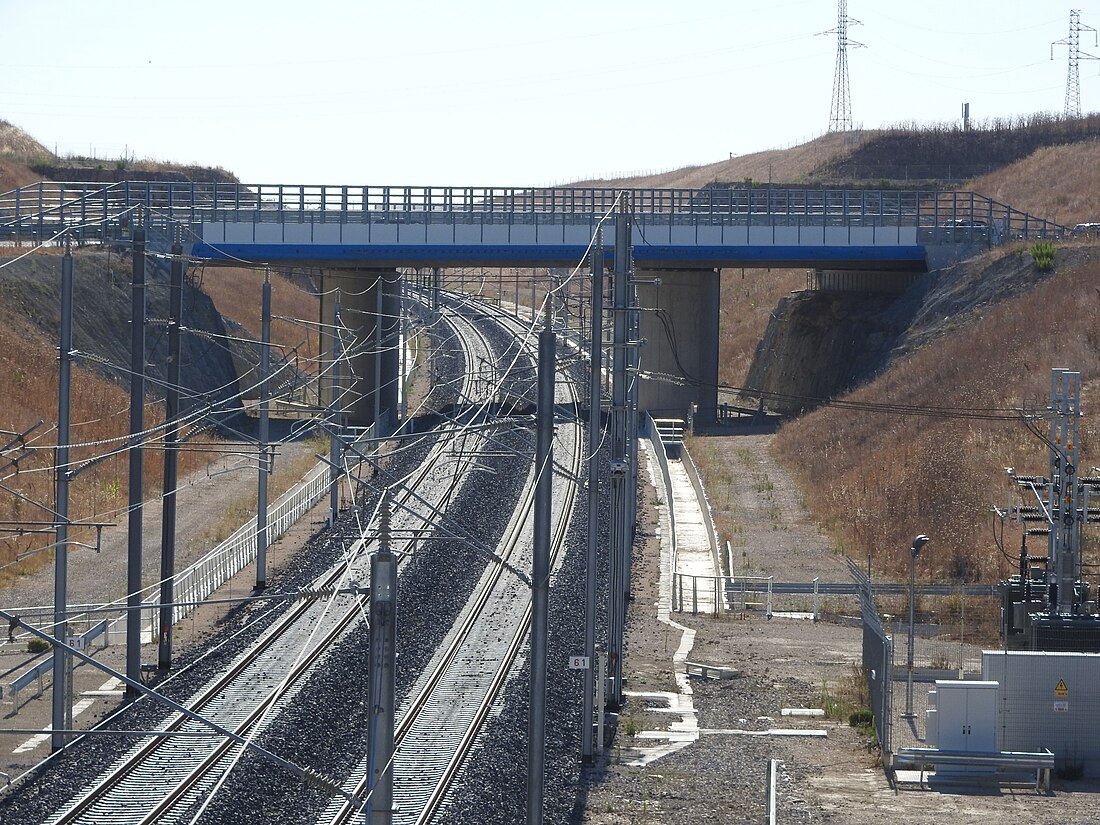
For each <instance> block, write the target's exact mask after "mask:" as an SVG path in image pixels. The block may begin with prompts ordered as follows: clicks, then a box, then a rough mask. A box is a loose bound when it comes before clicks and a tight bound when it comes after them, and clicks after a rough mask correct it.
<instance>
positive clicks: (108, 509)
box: [0, 306, 210, 580]
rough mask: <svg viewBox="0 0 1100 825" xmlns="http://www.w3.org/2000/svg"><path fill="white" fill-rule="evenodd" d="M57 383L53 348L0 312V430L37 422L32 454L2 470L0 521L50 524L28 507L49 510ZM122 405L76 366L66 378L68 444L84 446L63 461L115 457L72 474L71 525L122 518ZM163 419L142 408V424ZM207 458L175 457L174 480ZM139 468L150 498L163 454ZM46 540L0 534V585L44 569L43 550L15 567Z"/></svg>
mask: <svg viewBox="0 0 1100 825" xmlns="http://www.w3.org/2000/svg"><path fill="white" fill-rule="evenodd" d="M57 382H58V378H57V357H56V345H55V344H54V342H52V341H50V340H48V339H47V337H46V336H45V335H43V333H42V332H41V331H40V330H39V329H38V328H37V327H35V326H33V325H32V324H30V323H29V322H28V321H27V320H26V319H25V318H24V317H22V316H20V315H18V314H16V313H15V312H13V311H12V309H11V308H10V306H3V307H0V409H3V410H4V416H3V418H2V420H0V427H2V428H3V429H6V430H9V431H13V432H23V431H25V430H26V429H28V428H29V427H30V426H32V425H33V424H34V423H35V422H37V421H39V420H42V421H44V422H45V424H43V425H42V426H41V427H39V428H38V429H37V430H36V431H35V432H34V433H33V434H32V435H31V438H30V444H31V446H32V448H33V452H32V454H31V455H29V456H27V457H26V458H24V459H21V460H20V462H19V465H18V472H16V470H15V469H14V468H9V469H8V470H6V471H4V473H3V476H4V480H3V482H2V483H3V484H4V486H5V487H6V488H7V490H6V491H5V493H4V494H3V495H0V519H3V520H10V521H47V522H48V521H51V520H52V513H51V511H49V510H47V509H43V508H42V507H38V506H35V505H34V504H32V503H31V502H38V503H39V504H41V505H45V507H50V508H52V506H53V505H54V475H53V472H52V471H51V470H50V469H49V468H50V467H51V466H52V465H53V463H54V450H53V449H52V445H54V444H56V441H57ZM129 404H130V402H129V394H128V392H127V391H126V390H125V389H124V388H123V387H121V386H119V385H117V384H114V383H112V382H110V381H107V380H106V379H104V378H103V377H102V376H101V375H99V374H98V373H96V372H93V371H91V370H88V369H85V368H84V367H82V366H81V365H80V364H79V362H78V363H77V365H76V367H75V368H74V370H73V379H72V412H71V421H72V428H71V441H72V443H74V444H89V445H90V446H85V447H74V448H73V450H72V452H71V459H72V460H73V461H74V462H77V463H79V462H83V461H87V460H88V459H90V458H92V457H93V456H95V455H101V454H103V453H106V452H110V451H112V450H121V452H119V453H118V454H117V455H115V456H113V457H112V458H109V459H107V460H105V461H102V462H100V463H98V464H96V465H94V466H92V467H91V468H89V469H87V470H85V471H83V472H80V474H79V475H78V476H77V477H76V478H75V479H74V480H73V482H72V484H71V485H70V502H71V503H70V510H69V515H70V518H72V519H74V520H91V521H107V522H119V521H121V520H124V519H125V508H126V505H127V498H128V487H127V470H128V457H127V454H126V452H125V451H124V450H123V447H124V445H125V440H124V438H125V435H126V434H127V433H128V432H129ZM163 415H164V410H163V406H162V405H161V404H160V403H156V402H151V403H149V404H147V405H146V410H145V418H146V426H147V427H154V426H156V425H157V424H159V423H160V422H162V421H163ZM7 440H8V439H7V438H5V441H7ZM103 442H106V443H103ZM209 457H210V456H209V454H207V453H199V452H189V451H184V452H181V453H180V461H179V465H180V474H181V476H182V475H183V474H185V473H188V472H192V471H194V470H195V469H198V468H199V467H201V466H203V465H204V464H205V463H206V461H207V460H208V459H209ZM144 464H145V495H146V496H149V495H155V494H156V493H157V492H158V491H159V490H160V485H161V477H162V473H163V454H162V453H161V452H159V451H157V450H155V449H150V450H146V451H145V459H144ZM9 491H15V492H16V493H18V495H15V494H12V493H11V492H9ZM20 496H22V497H23V498H20ZM71 537H72V538H73V540H75V541H78V542H83V543H85V544H94V543H95V531H94V530H92V529H77V530H74V531H73V532H72V534H71ZM52 541H53V536H52V533H44V534H39V535H24V536H15V535H11V534H2V535H0V580H4V579H9V578H11V577H13V576H18V575H22V574H26V573H30V572H32V571H33V570H36V569H37V568H39V567H41V566H42V565H44V564H46V563H48V562H49V561H50V560H51V559H52V557H53V554H52V553H51V552H40V553H35V554H34V555H30V556H28V557H27V558H25V559H24V560H22V561H16V557H17V555H18V554H21V553H27V552H29V551H32V550H35V549H37V548H40V547H43V546H45V545H47V544H49V543H50V542H52Z"/></svg>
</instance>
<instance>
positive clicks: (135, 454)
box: [126, 216, 145, 697]
mask: <svg viewBox="0 0 1100 825" xmlns="http://www.w3.org/2000/svg"><path fill="white" fill-rule="evenodd" d="M134 223H135V224H139V223H140V217H139V216H135V218H134ZM144 429H145V227H144V226H140V225H135V226H134V252H133V273H132V279H131V301H130V444H129V453H130V475H129V518H128V520H127V553H126V608H127V613H126V676H127V678H129V679H131V680H132V681H135V682H136V681H140V679H141V549H142V548H141V544H142V519H141V516H142V512H141V498H142V496H141V494H142V489H141V488H142V478H143V474H144V473H143V470H144V468H143V458H144V454H143V451H142V447H141V440H142V436H141V433H142V431H143V430H144ZM126 695H127V696H131V697H132V696H138V695H139V691H137V690H135V689H134V687H133V685H130V684H127V686H126Z"/></svg>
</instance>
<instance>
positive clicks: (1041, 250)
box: [1031, 241, 1054, 272]
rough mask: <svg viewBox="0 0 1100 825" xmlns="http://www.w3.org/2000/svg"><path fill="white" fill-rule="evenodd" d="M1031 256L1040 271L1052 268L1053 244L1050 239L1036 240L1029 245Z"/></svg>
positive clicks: (1048, 270)
mask: <svg viewBox="0 0 1100 825" xmlns="http://www.w3.org/2000/svg"><path fill="white" fill-rule="evenodd" d="M1031 257H1032V258H1034V259H1035V266H1036V267H1038V269H1039V271H1040V272H1050V270H1052V269H1054V244H1052V243H1051V242H1050V241H1036V242H1035V243H1033V244H1032V245H1031Z"/></svg>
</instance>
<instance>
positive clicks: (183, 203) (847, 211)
mask: <svg viewBox="0 0 1100 825" xmlns="http://www.w3.org/2000/svg"><path fill="white" fill-rule="evenodd" d="M621 191H625V192H626V193H627V194H628V195H629V199H630V208H631V211H632V212H633V214H634V219H635V224H636V225H637V226H639V227H640V228H642V229H643V231H644V227H646V226H649V225H682V224H687V225H692V224H694V225H715V226H716V225H731V226H734V225H737V226H740V225H749V226H754V225H760V226H912V227H917V228H918V229H920V230H922V231H924V232H926V235H925V241H929V240H930V241H935V242H942V243H961V242H972V241H974V240H975V239H977V240H979V241H983V242H986V243H991V244H996V243H1001V242H1004V241H1007V240H1012V239H1018V238H1023V239H1030V238H1038V237H1061V236H1062V235H1063V234H1064V233H1065V227H1063V226H1061V225H1060V224H1057V223H1054V222H1052V221H1047V220H1044V219H1041V218H1036V217H1034V216H1032V215H1028V214H1027V213H1024V212H1021V211H1019V210H1017V209H1013V208H1012V207H1010V206H1007V205H1005V204H1002V203H999V202H997V201H994V200H992V199H990V198H987V197H984V196H982V195H978V194H977V193H974V192H953V191H948V192H942V191H896V190H867V189H859V190H830V189H772V188H764V189H747V188H729V189H718V188H708V189H627V190H618V189H614V188H592V187H584V188H553V189H550V188H508V187H430V186H404V187H401V186H288V185H285V184H258V185H244V184H237V183H194V182H160V181H124V182H120V183H114V184H109V185H106V186H105V185H103V184H100V183H87V182H52V181H42V182H39V183H35V184H31V185H29V186H24V187H21V188H19V189H13V190H11V191H10V192H6V193H3V194H0V233H2V234H3V235H5V236H7V237H16V236H20V237H25V238H27V239H33V238H39V239H41V238H42V237H43V236H46V233H47V232H48V231H50V230H56V229H57V228H59V227H66V226H68V227H73V226H83V227H86V229H85V233H86V236H87V237H90V238H91V237H96V236H97V235H103V234H104V233H102V232H100V231H99V230H97V229H96V228H95V227H106V226H113V227H115V228H116V229H118V228H122V229H125V227H126V226H127V223H128V219H129V218H130V216H131V213H133V212H134V210H135V208H136V207H138V206H140V207H142V217H141V220H142V221H143V222H144V223H145V224H146V225H155V226H163V225H168V224H170V223H185V224H192V225H193V224H198V223H203V222H223V221H224V222H231V223H232V222H252V223H268V222H274V223H416V224H424V223H456V224H459V223H532V222H539V223H556V222H562V223H586V222H588V223H592V222H594V221H596V220H598V218H599V217H600V216H602V215H604V214H606V213H607V212H609V211H610V210H612V209H613V208H614V207H615V204H616V202H617V199H618V197H619V193H620V192H621Z"/></svg>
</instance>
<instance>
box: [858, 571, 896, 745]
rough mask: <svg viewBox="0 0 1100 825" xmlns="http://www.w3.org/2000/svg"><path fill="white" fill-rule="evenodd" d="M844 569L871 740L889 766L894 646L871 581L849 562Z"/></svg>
mask: <svg viewBox="0 0 1100 825" xmlns="http://www.w3.org/2000/svg"><path fill="white" fill-rule="evenodd" d="M848 567H849V569H850V571H851V574H852V578H853V579H854V580H855V583H856V590H857V593H858V595H859V606H860V615H861V618H862V624H863V659H862V667H863V676H864V678H865V679H866V681H867V695H868V697H869V699H870V703H871V713H872V715H873V716H874V719H875V737H876V738H877V739H878V745H879V749H880V750H881V752H882V756H883V761H884V763H885V764H890V755H891V754H892V753H893V750H892V742H891V731H892V727H893V722H894V715H893V702H892V700H893V683H894V681H893V667H894V664H893V663H894V643H893V639H892V638H891V637H890V636H889V635H888V634H887V632H886V628H885V627H883V625H882V621H881V620H880V619H879V615H878V610H876V609H875V598H874V593H873V592H872V590H871V580H870V579H869V578H867V576H866V574H864V572H863V571H862V570H860V569H859V567H858V566H857V565H856V564H854V563H853V562H852V561H851V559H849V560H848Z"/></svg>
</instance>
